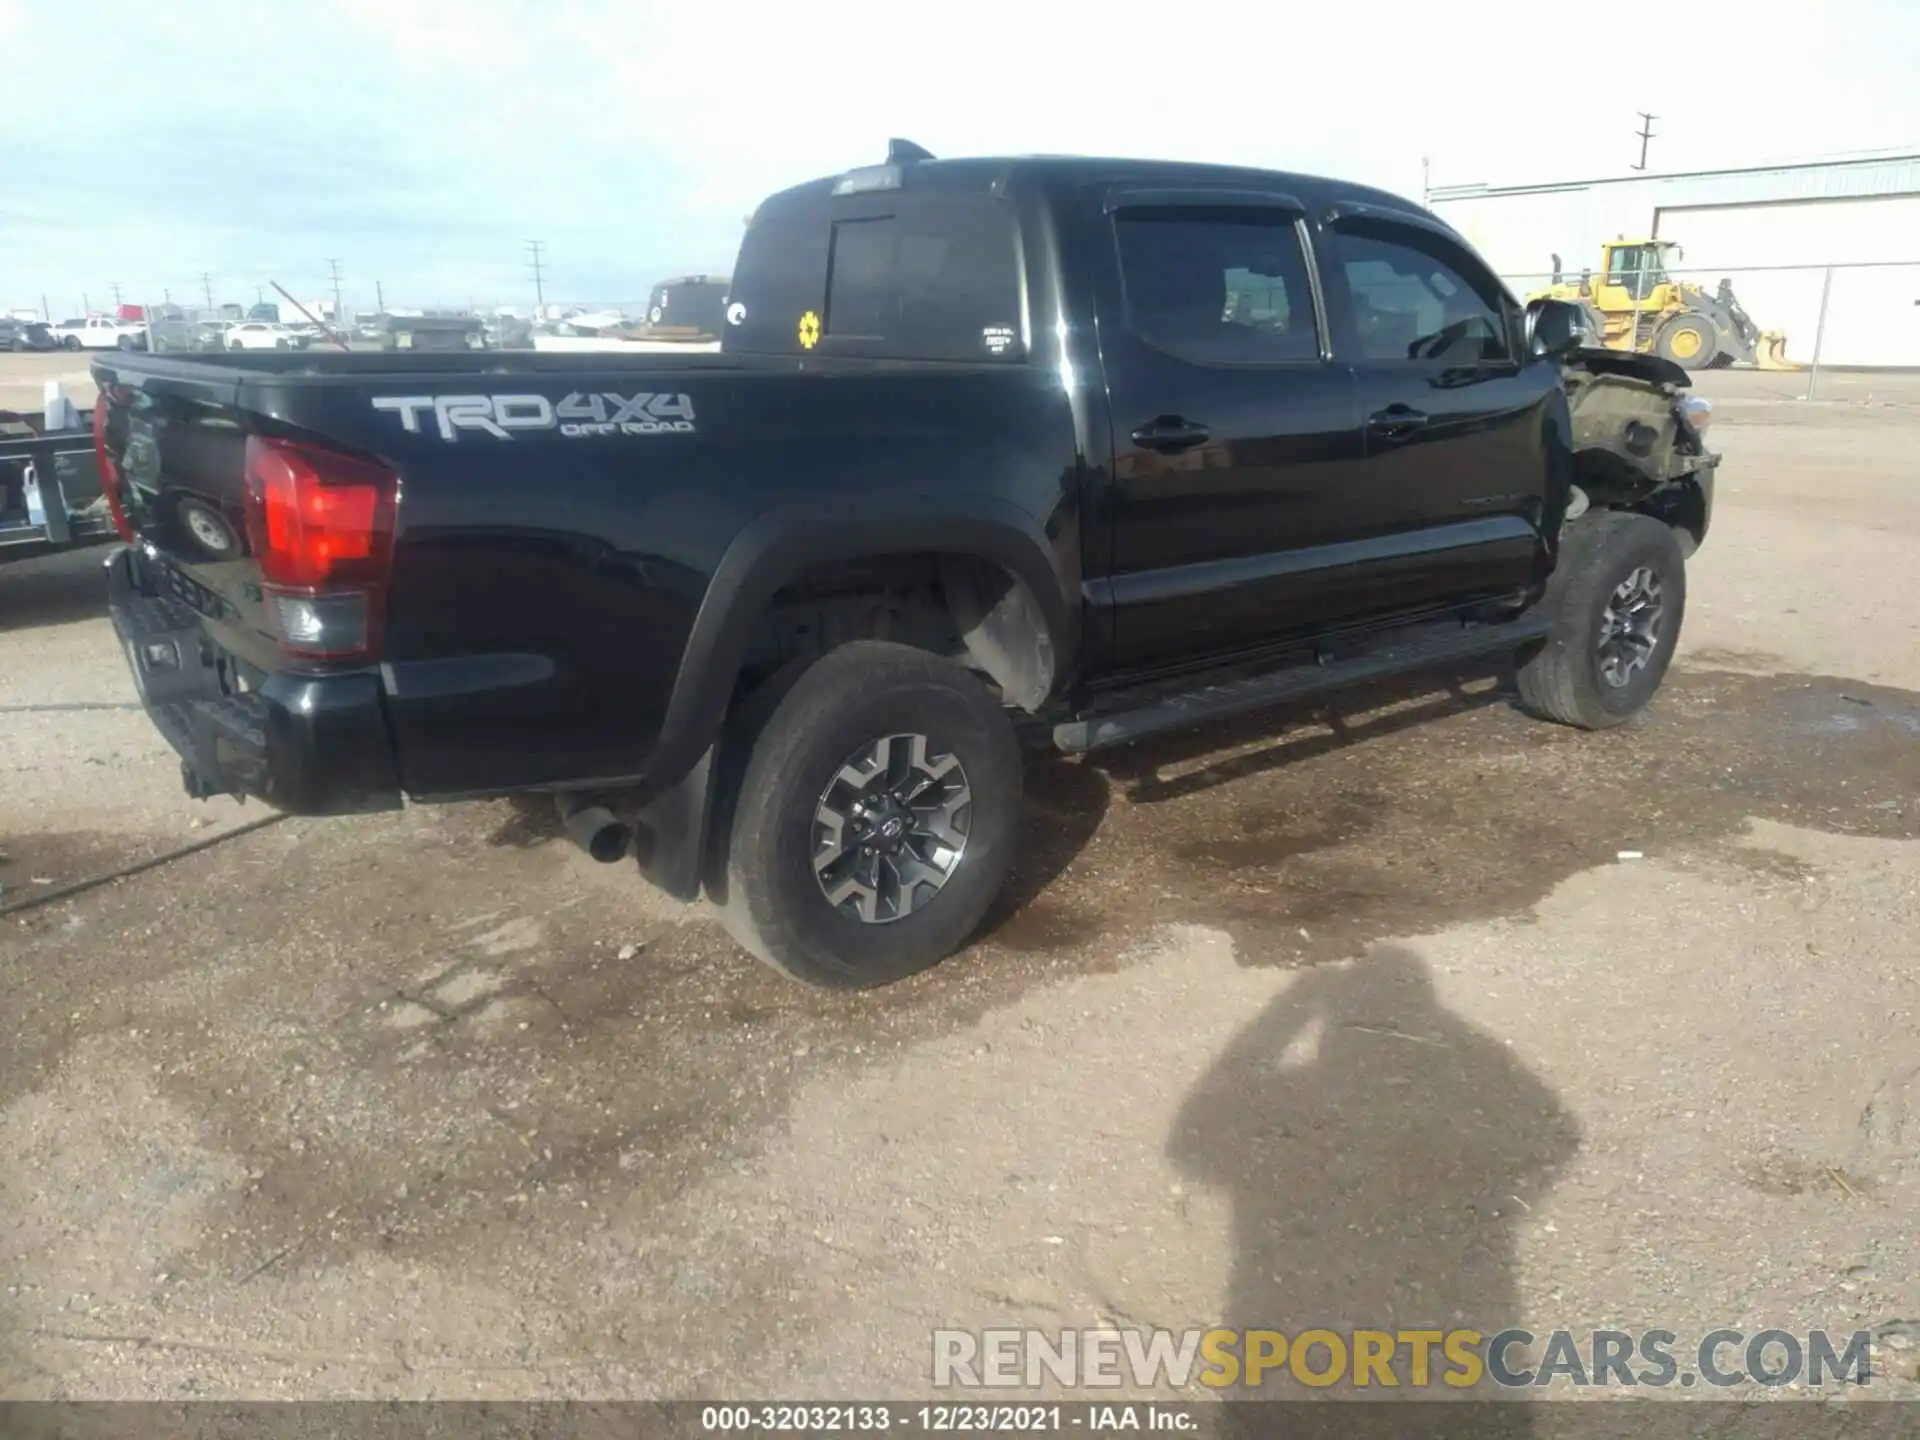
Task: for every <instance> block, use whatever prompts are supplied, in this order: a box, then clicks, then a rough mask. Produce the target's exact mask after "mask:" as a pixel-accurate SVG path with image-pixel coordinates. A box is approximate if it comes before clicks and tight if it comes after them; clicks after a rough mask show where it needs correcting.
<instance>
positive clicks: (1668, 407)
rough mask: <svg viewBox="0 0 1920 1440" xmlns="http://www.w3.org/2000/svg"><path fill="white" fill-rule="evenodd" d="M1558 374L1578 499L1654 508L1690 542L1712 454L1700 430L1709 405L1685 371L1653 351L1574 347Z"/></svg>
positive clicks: (1700, 524) (1698, 531) (1703, 529)
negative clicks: (1693, 390)
mask: <svg viewBox="0 0 1920 1440" xmlns="http://www.w3.org/2000/svg"><path fill="white" fill-rule="evenodd" d="M1561 375H1562V382H1563V383H1564V385H1565V387H1566V392H1567V409H1568V412H1569V415H1570V417H1571V420H1572V425H1573V451H1574V456H1573V469H1574V484H1575V485H1576V486H1578V487H1579V489H1580V490H1581V492H1582V493H1583V495H1584V497H1585V499H1586V501H1588V502H1590V503H1591V504H1593V505H1597V506H1601V507H1604V508H1607V509H1615V510H1634V511H1638V512H1640V513H1642V514H1646V515H1651V516H1654V517H1655V518H1657V519H1660V520H1663V521H1665V522H1666V523H1667V524H1669V525H1671V526H1673V527H1674V528H1675V529H1676V530H1679V531H1681V532H1682V534H1683V536H1684V542H1683V543H1685V544H1686V548H1687V550H1688V551H1689V553H1691V552H1692V550H1694V549H1696V548H1698V546H1699V545H1700V544H1701V543H1702V542H1703V541H1704V540H1705V539H1706V535H1707V524H1708V520H1709V518H1710V517H1711V513H1712V509H1713V479H1714V471H1715V469H1716V468H1717V467H1718V465H1719V463H1720V457H1719V456H1718V455H1716V454H1714V453H1713V452H1712V451H1710V450H1709V449H1708V448H1707V444H1706V439H1705V436H1704V433H1703V430H1704V425H1705V423H1706V420H1707V418H1708V416H1710V415H1711V412H1712V407H1711V406H1709V405H1708V404H1707V403H1706V402H1705V401H1704V400H1700V399H1698V398H1696V397H1690V396H1689V395H1688V394H1687V386H1688V383H1689V382H1688V378H1687V373H1686V371H1684V370H1682V369H1681V368H1680V367H1679V366H1678V365H1675V364H1673V363H1672V362H1671V361H1668V360H1662V359H1661V358H1660V357H1659V356H1657V355H1636V354H1622V353H1620V352H1619V351H1613V350H1577V351H1575V352H1574V353H1573V354H1572V355H1571V356H1569V357H1568V358H1567V360H1566V361H1565V362H1564V363H1563V364H1562V367H1561ZM1584 508H1585V506H1584V505H1579V506H1576V507H1575V508H1574V510H1573V511H1570V513H1577V511H1578V510H1579V509H1584Z"/></svg>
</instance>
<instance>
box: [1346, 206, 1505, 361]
mask: <svg viewBox="0 0 1920 1440" xmlns="http://www.w3.org/2000/svg"><path fill="white" fill-rule="evenodd" d="M1337 245H1338V251H1337V253H1338V257H1339V263H1340V269H1341V273H1342V275H1343V277H1344V278H1345V280H1346V284H1347V294H1348V299H1349V302H1350V304H1351V307H1352V313H1353V328H1354V338H1355V342H1356V343H1357V345H1358V347H1359V357H1360V358H1361V359H1363V360H1371V361H1409V362H1440V363H1443V364H1448V365H1472V364H1484V363H1487V362H1490V361H1494V362H1497V361H1504V360H1507V359H1509V358H1510V356H1511V350H1510V347H1509V344H1508V338H1507V330H1508V326H1507V319H1506V309H1505V306H1504V305H1503V304H1502V302H1501V298H1500V291H1499V286H1498V284H1497V282H1495V281H1494V280H1493V278H1492V277H1491V276H1489V275H1485V274H1482V273H1480V271H1479V269H1478V267H1476V266H1473V265H1472V263H1471V261H1470V259H1469V258H1468V257H1467V256H1465V255H1462V254H1460V253H1458V252H1457V251H1456V250H1455V248H1454V247H1453V246H1451V245H1448V244H1447V243H1446V242H1445V241H1444V240H1442V239H1441V238H1440V237H1438V236H1429V235H1427V234H1426V233H1425V232H1423V231H1421V230H1418V229H1415V228H1414V227H1411V226H1404V225H1394V224H1391V223H1385V224H1372V223H1352V224H1350V225H1348V226H1343V227H1342V228H1341V230H1340V231H1339V233H1338V236H1337Z"/></svg>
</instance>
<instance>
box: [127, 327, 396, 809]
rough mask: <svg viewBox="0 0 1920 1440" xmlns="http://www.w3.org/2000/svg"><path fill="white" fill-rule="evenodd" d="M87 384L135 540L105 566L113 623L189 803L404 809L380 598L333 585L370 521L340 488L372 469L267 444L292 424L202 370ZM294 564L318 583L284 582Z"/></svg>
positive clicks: (181, 363) (212, 369) (164, 363)
mask: <svg viewBox="0 0 1920 1440" xmlns="http://www.w3.org/2000/svg"><path fill="white" fill-rule="evenodd" d="M94 376H95V379H96V381H97V382H98V384H99V387H100V400H99V402H98V404H97V405H96V407H95V411H94V436H95V445H96V449H97V450H98V455H99V461H100V471H101V480H102V488H103V491H104V492H105V494H106V496H107V497H108V502H109V504H110V506H111V507H112V508H113V511H114V518H115V522H116V524H117V526H118V528H119V530H120V533H121V535H122V536H123V537H124V538H126V539H127V541H128V542H129V543H128V545H127V548H126V549H125V550H123V551H121V552H120V553H119V554H118V555H116V556H115V557H114V559H113V560H112V561H111V562H110V565H109V568H108V608H109V611H110V613H111V615H112V618H113V625H114V630H115V633H116V634H117V635H118V636H119V639H120V642H121V645H122V646H123V647H124V649H125V651H126V655H127V661H128V664H129V665H130V667H131V668H132V671H133V677H134V683H135V685H136V686H137V688H138V690H139V694H140V700H141V703H142V705H143V706H144V708H145V709H146V711H147V714H148V716H149V717H150V718H151V719H152V721H153V723H154V725H155V726H156V727H157V728H158V729H159V730H160V732H161V734H162V735H163V736H165V737H166V740H167V742H168V743H169V744H170V745H171V746H172V747H173V748H174V749H175V750H176V751H177V752H178V753H179V754H180V757H181V760H182V762H183V768H184V775H185V780H186V786H187V790H188V792H189V793H190V794H194V795H210V794H241V795H256V796H259V797H260V798H262V799H265V800H267V801H268V802H269V803H271V804H274V805H277V806H280V807H281V808H283V809H288V810H292V811H295V812H297V813H304V814H332V813H344V812H352V811H359V810H367V809H380V808H388V807H390V806H392V805H396V804H398V803H399V799H398V781H397V778H396V775H395V772H394V767H393V759H392V750H391V744H390V742H389V740H388V737H387V733H386V724H385V716H384V704H383V700H382V694H381V684H380V678H379V673H378V670H377V669H376V668H374V666H373V665H372V664H371V663H370V661H371V656H370V654H368V653H366V651H367V648H368V642H369V641H370V639H371V638H372V636H373V635H374V634H377V625H378V608H379V606H378V602H380V601H381V600H383V599H384V591H383V590H382V589H380V588H379V587H377V586H372V585H368V584H362V585H361V586H360V588H358V589H352V590H346V589H342V588H340V587H339V586H336V585H333V584H332V582H333V581H335V580H337V579H338V578H340V577H339V574H337V573H335V572H337V571H342V570H347V571H350V570H351V565H352V563H354V555H355V554H356V552H355V551H354V550H353V545H352V542H353V541H354V539H355V538H356V536H355V533H354V531H353V530H352V528H351V527H352V525H353V523H354V521H355V517H356V516H359V515H360V512H361V511H368V512H369V513H371V507H370V506H368V505H359V504H357V501H359V500H360V499H362V498H365V497H362V496H361V495H360V494H359V493H358V492H357V491H355V490H354V488H353V487H352V486H351V485H340V484H336V483H334V482H336V481H338V480H339V479H340V476H341V475H342V474H344V475H345V476H346V479H347V480H349V481H353V480H358V479H361V478H363V477H362V476H361V475H360V474H359V473H357V471H358V470H363V469H368V468H371V467H368V466H367V464H366V462H363V461H359V460H356V459H354V458H353V457H348V456H342V455H340V454H338V453H337V452H331V451H324V452H323V450H322V449H321V448H320V447H318V446H314V445H310V444H306V443H304V442H301V441H297V440H291V439H289V438H288V437H287V436H286V435H285V434H280V433H274V432H277V431H284V430H285V428H286V427H284V426H281V425H278V424H277V423H276V422H275V421H273V420H272V419H270V418H268V417H267V416H265V415H255V414H253V413H251V412H248V411H245V410H242V409H241V408H240V407H239V406H237V405H236V404H234V403H233V397H234V394H235V392H236V390H237V388H238V380H237V378H236V377H235V376H234V375H233V374H232V373H231V372H228V373H224V374H223V373H222V368H221V366H220V364H219V362H217V361H214V360H211V359H210V360H207V361H194V360H180V359H171V358H157V359H152V360H149V359H147V358H146V357H135V358H134V359H133V360H132V361H131V362H127V363H120V362H115V363H111V364H109V363H102V364H98V365H96V366H95V367H94ZM250 446H251V447H252V449H250ZM308 462H312V463H308ZM250 472H251V473H250ZM381 478H382V479H384V480H386V481H390V482H393V483H397V481H393V477H392V476H390V475H386V474H384V472H383V474H382V477H381ZM250 489H252V490H253V491H255V492H258V493H255V494H253V495H251V496H250V495H249V490H250ZM391 497H392V492H391V489H389V490H388V491H387V492H386V493H385V499H386V500H387V502H388V504H387V507H386V509H385V510H384V511H383V512H382V514H381V517H380V518H381V519H382V521H383V522H384V523H385V524H386V525H387V526H388V527H389V529H388V530H386V531H383V535H385V534H390V525H391V514H392V511H391V503H390V502H391ZM342 516H345V517H346V519H345V522H344V527H345V528H343V521H342ZM360 518H361V519H363V520H364V519H365V517H364V516H361V517H360ZM369 523H370V522H369ZM365 528H366V527H365V525H363V526H362V529H363V530H364V529H365ZM358 539H359V540H360V541H361V542H362V548H361V551H360V552H357V553H359V554H361V555H364V554H365V552H366V542H367V541H368V539H369V537H368V535H367V534H365V533H361V534H359V535H358ZM385 553H386V552H385V550H384V548H382V549H381V550H380V555H381V556H382V557H384V554H385ZM261 557H264V560H265V567H264V570H263V563H262V558H261ZM342 557H345V559H344V561H343V559H342ZM301 563H305V564H308V565H309V566H312V565H314V564H318V565H319V567H320V568H319V569H318V570H317V571H315V572H314V573H307V572H302V571H296V572H295V573H292V574H291V575H290V573H289V567H292V566H297V565H299V564H301ZM358 563H359V564H360V565H361V566H362V567H363V568H364V566H365V565H366V564H367V561H366V560H365V559H361V560H360V561H358ZM269 572H270V573H269ZM359 578H361V579H363V580H364V576H360V577H359ZM343 618H344V620H345V622H347V623H346V630H347V631H350V632H351V633H352V634H353V635H354V636H355V637H356V639H357V640H358V642H359V643H360V650H361V653H359V654H358V655H356V656H354V657H353V658H351V659H349V658H348V657H347V656H346V655H345V654H344V653H341V652H340V651H338V650H336V649H330V648H326V647H327V645H330V644H331V642H332V641H333V640H334V639H336V638H337V636H338V635H339V634H341V633H343V631H342V625H341V622H342V620H343ZM302 624H305V625H306V627H307V631H306V632H304V633H303V631H302V630H301V628H300V627H301V625H302ZM289 625H291V626H292V627H293V628H291V629H289V628H288V627H289ZM302 639H304V640H305V641H306V642H307V643H306V644H305V646H304V648H303V647H302V645H301V641H302ZM322 642H326V644H324V645H323V644H322Z"/></svg>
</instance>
